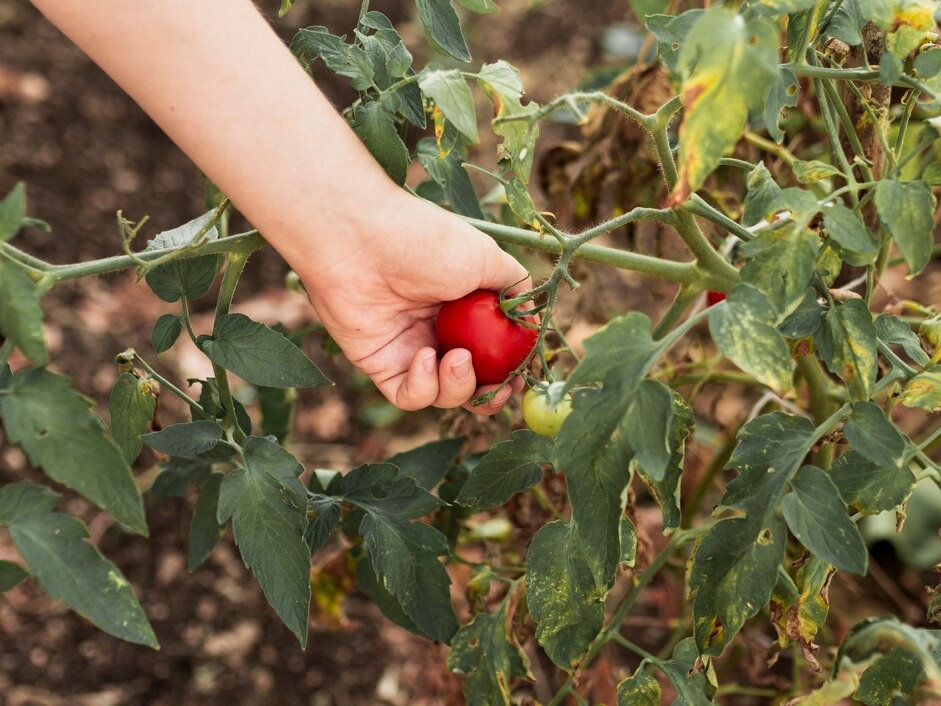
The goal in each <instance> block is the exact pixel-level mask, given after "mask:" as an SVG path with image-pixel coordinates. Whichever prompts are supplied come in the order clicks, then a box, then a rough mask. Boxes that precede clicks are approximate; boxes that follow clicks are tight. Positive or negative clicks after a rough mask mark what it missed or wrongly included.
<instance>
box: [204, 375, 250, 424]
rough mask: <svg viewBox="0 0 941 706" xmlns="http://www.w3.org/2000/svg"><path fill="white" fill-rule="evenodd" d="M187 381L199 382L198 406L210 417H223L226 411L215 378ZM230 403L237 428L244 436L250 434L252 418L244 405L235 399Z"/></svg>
mask: <svg viewBox="0 0 941 706" xmlns="http://www.w3.org/2000/svg"><path fill="white" fill-rule="evenodd" d="M189 383H190V384H193V383H199V385H200V388H201V389H200V391H199V406H200V407H202V408H203V411H204V412H205V413H206V414H208V415H209V416H210V417H213V418H215V419H223V418H224V417H225V414H226V412H225V409H224V408H223V407H222V400H221V398H220V397H219V385H218V384H217V383H216V379H215V378H207V379H205V380H198V379H195V380H193V379H191V380H189ZM232 404H233V405H234V406H235V421H236V422H238V425H239V428H241V430H242V431H243V432H245V435H246V436H251V433H252V420H251V417H249V416H248V412H246V411H245V406H244V405H243V404H242V403H241V402H239V401H238V400H237V399H233V400H232Z"/></svg>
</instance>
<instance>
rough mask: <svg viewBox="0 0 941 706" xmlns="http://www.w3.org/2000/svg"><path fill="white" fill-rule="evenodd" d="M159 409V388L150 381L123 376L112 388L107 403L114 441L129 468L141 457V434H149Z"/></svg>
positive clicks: (126, 374) (132, 376) (129, 375)
mask: <svg viewBox="0 0 941 706" xmlns="http://www.w3.org/2000/svg"><path fill="white" fill-rule="evenodd" d="M156 406H157V384H156V382H154V381H153V380H152V379H151V378H149V377H145V378H137V377H135V376H134V375H131V374H130V373H123V374H122V375H121V376H120V377H119V378H118V379H117V380H115V382H114V385H113V386H112V387H111V398H110V401H109V403H108V411H109V415H110V417H111V437H112V438H113V439H114V442H115V443H116V444H117V445H118V448H120V449H121V453H122V454H123V456H124V460H125V461H126V462H127V463H128V464H131V463H133V462H134V459H136V458H137V456H138V454H139V453H140V450H141V446H142V444H143V442H142V441H141V438H140V437H141V434H143V433H144V432H146V431H147V427H148V425H149V424H150V422H151V420H152V419H153V417H154V409H155V408H156Z"/></svg>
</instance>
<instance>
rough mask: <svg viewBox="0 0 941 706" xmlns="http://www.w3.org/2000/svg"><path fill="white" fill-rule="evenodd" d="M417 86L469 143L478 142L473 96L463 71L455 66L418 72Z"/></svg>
mask: <svg viewBox="0 0 941 706" xmlns="http://www.w3.org/2000/svg"><path fill="white" fill-rule="evenodd" d="M418 85H419V87H420V88H421V90H422V93H424V94H425V95H426V96H427V97H428V98H430V99H431V100H433V101H434V102H435V105H436V106H438V108H440V109H441V112H442V113H443V114H444V117H445V118H447V119H448V120H449V121H450V122H451V124H452V125H454V127H456V128H457V129H458V130H459V131H460V132H461V133H462V134H463V135H464V136H465V137H467V139H469V140H470V141H471V143H473V144H476V143H477V142H480V136H479V135H478V134H477V113H476V112H475V110H474V97H473V96H472V95H471V92H470V88H469V87H468V86H467V81H466V80H465V79H464V76H463V74H461V72H460V71H458V70H457V69H449V70H446V71H445V70H441V69H435V70H428V69H426V70H425V71H422V72H421V73H420V74H419V76H418Z"/></svg>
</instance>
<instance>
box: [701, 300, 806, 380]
mask: <svg viewBox="0 0 941 706" xmlns="http://www.w3.org/2000/svg"><path fill="white" fill-rule="evenodd" d="M777 319H778V315H777V313H776V312H775V310H774V307H773V306H772V305H771V303H770V302H769V301H768V299H767V298H766V297H765V296H764V295H763V294H762V293H761V292H759V291H758V290H757V289H755V288H754V287H752V286H751V285H749V284H744V283H743V284H737V285H736V286H735V287H733V288H732V290H731V291H730V292H729V294H728V296H727V297H726V301H725V304H724V305H720V306H715V307H713V308H712V310H711V312H710V313H709V331H710V333H711V334H712V339H713V340H714V341H715V342H716V345H717V346H718V347H719V350H720V351H721V352H722V355H724V356H725V357H726V358H728V359H729V360H731V361H732V362H733V363H735V364H736V365H737V366H738V367H740V368H741V369H742V370H744V371H745V372H746V373H749V374H751V375H754V376H755V378H756V379H757V380H758V381H759V382H761V383H763V384H765V385H767V386H768V387H770V388H771V389H773V390H778V391H785V390H790V389H791V384H792V383H791V377H792V371H791V354H790V351H789V350H788V347H787V343H785V341H784V338H783V337H782V336H781V334H780V333H778V331H777V329H776V328H775V327H774V324H775V321H777Z"/></svg>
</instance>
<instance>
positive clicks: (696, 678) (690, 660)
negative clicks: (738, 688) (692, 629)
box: [655, 637, 715, 706]
mask: <svg viewBox="0 0 941 706" xmlns="http://www.w3.org/2000/svg"><path fill="white" fill-rule="evenodd" d="M698 660H699V653H698V652H697V651H696V642H695V641H694V640H693V638H691V637H687V638H686V639H684V640H681V641H680V642H678V643H677V645H676V647H674V648H673V657H672V658H671V659H670V660H668V661H666V662H662V661H660V660H657V661H656V662H655V664H656V665H657V666H658V667H659V668H660V669H661V670H662V671H663V673H664V674H666V675H667V678H668V679H669V680H670V683H671V684H673V688H674V690H675V691H676V701H674V702H673V703H674V704H682V705H683V706H707V705H708V704H712V703H714V702H713V700H712V694H713V693H714V692H715V687H713V686H712V685H711V684H710V683H709V681H708V678H707V675H706V672H705V670H704V669H699V670H697V669H696V662H697V661H698Z"/></svg>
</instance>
